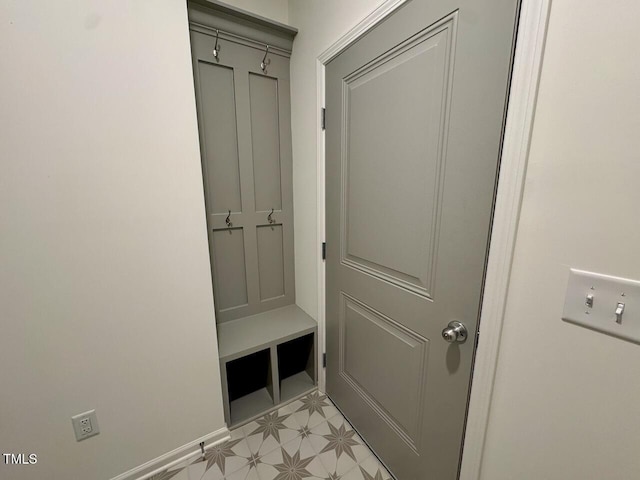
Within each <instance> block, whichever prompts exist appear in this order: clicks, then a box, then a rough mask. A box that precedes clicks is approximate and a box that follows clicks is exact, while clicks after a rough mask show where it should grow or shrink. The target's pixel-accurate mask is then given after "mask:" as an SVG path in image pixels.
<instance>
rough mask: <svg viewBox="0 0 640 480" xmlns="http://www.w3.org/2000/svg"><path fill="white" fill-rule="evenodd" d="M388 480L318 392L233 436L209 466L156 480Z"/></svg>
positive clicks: (201, 463) (200, 463) (203, 463)
mask: <svg viewBox="0 0 640 480" xmlns="http://www.w3.org/2000/svg"><path fill="white" fill-rule="evenodd" d="M306 478H310V479H321V480H389V479H390V478H391V476H390V475H389V473H388V472H387V471H386V470H385V468H384V467H383V466H382V465H381V464H380V462H378V460H377V458H376V457H375V455H373V453H372V452H371V450H369V448H368V447H367V446H366V445H365V443H364V442H363V441H362V439H361V438H360V437H359V436H358V434H357V433H356V432H355V431H354V430H353V428H351V425H350V424H349V422H347V421H346V420H345V419H344V417H343V416H342V415H341V414H340V412H338V410H337V409H336V407H335V406H334V405H333V403H331V400H329V398H328V397H327V396H326V395H324V394H322V393H321V392H318V391H314V392H312V393H311V394H309V395H307V396H306V397H304V398H302V399H300V400H296V401H294V402H291V403H289V404H287V405H284V406H283V407H281V408H280V409H278V410H275V411H273V412H271V413H269V414H267V415H265V416H263V417H261V418H259V419H258V420H255V421H253V422H251V423H248V424H246V425H244V426H241V427H238V428H236V429H235V430H232V431H231V439H230V440H229V441H227V442H225V443H223V444H221V445H218V446H216V447H214V448H212V449H210V450H208V451H207V453H206V457H205V460H201V459H198V460H197V461H195V462H193V463H191V464H190V465H187V466H182V467H177V468H175V469H174V470H169V471H167V472H163V473H161V474H158V475H155V476H154V477H153V478H152V480H168V479H172V480H223V479H224V480H303V479H306Z"/></svg>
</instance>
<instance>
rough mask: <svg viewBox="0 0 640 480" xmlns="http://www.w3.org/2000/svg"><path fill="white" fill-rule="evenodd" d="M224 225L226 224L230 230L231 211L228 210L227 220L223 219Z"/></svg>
mask: <svg viewBox="0 0 640 480" xmlns="http://www.w3.org/2000/svg"><path fill="white" fill-rule="evenodd" d="M224 223H226V224H227V227H229V228H231V225H233V224H232V223H231V210H229V215H227V218H226V219H225V221H224Z"/></svg>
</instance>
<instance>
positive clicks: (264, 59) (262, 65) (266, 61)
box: [260, 45, 271, 73]
mask: <svg viewBox="0 0 640 480" xmlns="http://www.w3.org/2000/svg"><path fill="white" fill-rule="evenodd" d="M268 54H269V45H267V49H266V50H265V51H264V57H262V62H261V63H260V68H261V69H262V72H263V73H267V65H269V64H270V63H271V59H270V58H267V55H268Z"/></svg>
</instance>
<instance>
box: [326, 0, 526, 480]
mask: <svg viewBox="0 0 640 480" xmlns="http://www.w3.org/2000/svg"><path fill="white" fill-rule="evenodd" d="M517 7H518V1H517V0H500V1H495V0H480V1H477V0H476V1H471V0H455V1H451V0H430V1H428V2H427V1H420V0H413V1H410V2H408V3H407V4H405V6H403V7H401V8H400V9H399V10H398V11H396V12H395V13H394V14H393V15H391V16H390V17H389V18H388V19H386V20H385V21H384V22H382V23H381V24H379V25H378V26H376V28H374V29H373V30H371V31H370V32H369V33H367V34H366V35H364V36H363V37H362V38H361V39H359V40H358V41H357V42H356V43H354V44H353V45H351V46H350V47H349V48H348V49H346V50H345V51H344V52H342V53H341V54H340V55H339V56H337V57H336V58H335V59H333V60H332V61H331V62H330V63H329V64H328V65H327V68H326V125H327V127H326V222H327V306H326V312H327V391H328V393H329V395H330V396H331V397H332V399H333V400H334V401H335V402H336V404H337V405H338V406H339V407H340V408H341V410H342V411H343V412H344V413H345V415H346V416H347V417H348V418H349V420H350V421H351V422H352V423H353V425H354V426H355V427H356V429H357V430H358V431H359V432H360V433H361V434H362V436H363V438H365V440H367V442H368V443H369V444H370V445H371V447H372V448H373V449H374V451H376V453H377V454H378V455H379V456H380V458H381V459H382V460H383V461H384V462H385V463H386V464H387V466H388V467H389V468H390V470H391V471H392V472H393V473H394V474H395V475H396V476H397V478H398V479H399V480H421V479H426V478H429V479H438V480H453V479H455V478H457V475H458V468H459V461H460V454H461V446H462V436H463V431H464V419H465V416H466V408H467V400H468V392H469V382H470V374H471V367H472V364H473V354H474V350H475V342H476V336H475V334H474V333H475V332H476V330H477V320H478V315H479V309H480V301H481V293H482V284H483V277H484V267H485V261H486V254H487V249H488V237H489V231H490V224H491V213H492V207H493V196H494V187H495V182H496V176H497V167H498V161H499V154H500V143H501V137H502V125H503V120H504V111H505V105H506V99H507V87H508V82H509V75H510V65H511V56H512V51H513V37H514V35H513V34H514V25H515V20H516V14H517V10H518V8H517ZM452 320H458V321H461V322H463V323H464V324H465V325H466V326H467V328H468V329H469V332H470V336H469V338H468V340H467V341H466V342H465V343H462V344H458V343H454V344H449V343H447V342H445V341H444V340H443V338H442V336H441V332H442V330H443V328H444V327H446V326H447V324H448V323H449V322H450V321H452Z"/></svg>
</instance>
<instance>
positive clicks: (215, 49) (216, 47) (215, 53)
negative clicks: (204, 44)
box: [213, 29, 220, 60]
mask: <svg viewBox="0 0 640 480" xmlns="http://www.w3.org/2000/svg"><path fill="white" fill-rule="evenodd" d="M219 36H220V31H219V30H217V29H216V44H215V45H214V47H213V57H214V58H215V59H216V60H218V55H220V46H219V45H218V37H219Z"/></svg>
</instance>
